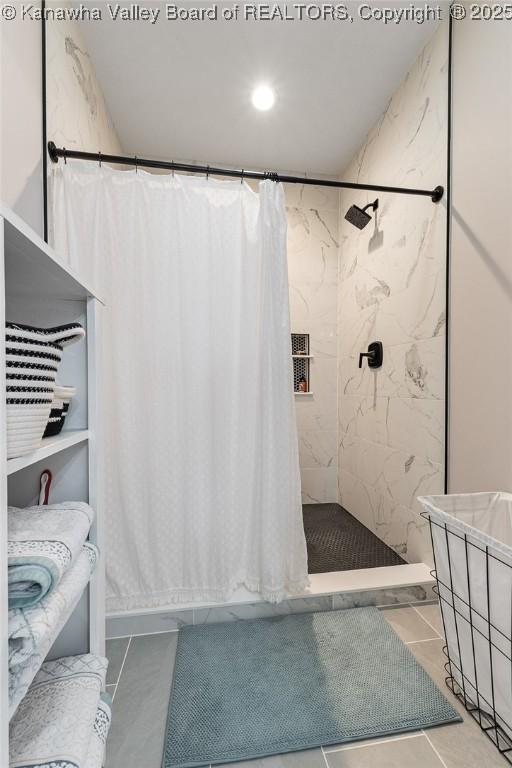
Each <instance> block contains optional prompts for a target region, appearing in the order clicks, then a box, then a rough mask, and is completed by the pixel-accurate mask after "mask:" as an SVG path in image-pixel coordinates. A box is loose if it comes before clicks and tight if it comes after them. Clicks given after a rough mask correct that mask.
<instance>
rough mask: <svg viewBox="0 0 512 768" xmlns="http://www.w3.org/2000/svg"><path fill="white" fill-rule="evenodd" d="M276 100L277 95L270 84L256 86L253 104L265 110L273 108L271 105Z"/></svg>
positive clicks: (253, 93)
mask: <svg viewBox="0 0 512 768" xmlns="http://www.w3.org/2000/svg"><path fill="white" fill-rule="evenodd" d="M275 100H276V97H275V95H274V91H273V90H272V88H269V86H268V85H258V87H257V88H255V89H254V91H253V92H252V103H253V106H254V107H256V109H260V110H261V111H263V112H264V111H266V110H267V109H271V107H273V106H274V101H275Z"/></svg>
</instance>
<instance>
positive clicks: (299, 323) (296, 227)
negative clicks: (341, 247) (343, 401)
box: [286, 185, 339, 504]
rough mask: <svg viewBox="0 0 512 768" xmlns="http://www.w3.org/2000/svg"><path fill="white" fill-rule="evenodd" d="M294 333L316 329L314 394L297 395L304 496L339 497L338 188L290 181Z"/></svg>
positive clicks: (306, 498)
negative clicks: (298, 183) (295, 183)
mask: <svg viewBox="0 0 512 768" xmlns="http://www.w3.org/2000/svg"><path fill="white" fill-rule="evenodd" d="M286 206H287V217H288V274H289V281H290V313H291V327H292V332H296V333H309V334H310V354H311V355H313V359H312V360H311V363H310V377H311V382H310V388H311V390H312V394H311V395H306V396H296V397H295V405H296V412H297V425H298V432H299V451H300V467H301V480H302V500H303V502H304V503H306V504H308V503H314V502H334V501H337V477H338V432H337V430H338V427H337V412H338V403H337V375H338V371H337V324H336V323H337V321H336V315H337V310H336V305H337V292H338V214H339V193H338V190H335V189H334V190H332V189H324V188H318V187H308V186H300V185H287V186H286Z"/></svg>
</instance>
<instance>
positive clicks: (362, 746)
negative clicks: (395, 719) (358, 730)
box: [321, 731, 423, 755]
mask: <svg viewBox="0 0 512 768" xmlns="http://www.w3.org/2000/svg"><path fill="white" fill-rule="evenodd" d="M422 733H423V731H415V732H414V733H407V734H404V735H397V734H394V735H393V734H391V735H390V736H388V737H386V738H381V739H378V740H375V739H372V738H370V739H365V740H364V743H362V744H358V743H357V742H351V743H347V744H343V745H342V746H340V747H337V748H336V747H334V748H333V749H329V748H328V747H327V748H324V747H321V749H322V751H323V752H324V754H325V755H331V754H334V753H336V752H348V751H350V750H352V749H365V748H366V747H375V746H378V745H379V744H388V743H389V742H391V741H406V740H407V739H418V738H420V737H421V734H422Z"/></svg>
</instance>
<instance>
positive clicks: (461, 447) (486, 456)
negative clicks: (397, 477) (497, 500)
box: [449, 20, 512, 492]
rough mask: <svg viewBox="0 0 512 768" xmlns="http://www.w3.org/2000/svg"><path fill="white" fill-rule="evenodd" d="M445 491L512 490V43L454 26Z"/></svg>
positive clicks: (487, 30) (503, 32) (472, 25)
mask: <svg viewBox="0 0 512 768" xmlns="http://www.w3.org/2000/svg"><path fill="white" fill-rule="evenodd" d="M452 115H453V118H452V119H453V145H452V151H453V155H452V189H453V201H452V202H453V217H452V253H451V301H450V309H451V321H450V328H451V332H450V401H449V404H450V439H449V451H450V465H449V488H450V491H451V492H458V491H486V490H498V489H499V490H508V491H512V344H511V341H512V213H511V193H512V40H511V29H510V24H507V23H505V22H502V21H495V22H492V21H485V22H482V21H481V22H477V21H471V20H468V21H465V22H457V23H456V24H454V38H453V112H452Z"/></svg>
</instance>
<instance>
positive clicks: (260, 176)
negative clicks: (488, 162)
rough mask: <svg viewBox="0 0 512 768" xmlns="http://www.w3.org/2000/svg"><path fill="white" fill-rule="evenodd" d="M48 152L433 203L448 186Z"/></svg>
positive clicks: (52, 147)
mask: <svg viewBox="0 0 512 768" xmlns="http://www.w3.org/2000/svg"><path fill="white" fill-rule="evenodd" d="M48 153H49V155H50V158H51V159H52V161H53V162H54V163H58V162H59V157H63V158H64V160H66V158H68V157H69V158H70V159H73V160H92V161H94V162H96V163H100V164H101V163H102V162H104V163H116V164H119V165H134V166H135V167H136V168H138V167H141V168H162V169H164V170H167V171H183V172H186V173H200V174H205V175H206V176H209V175H211V176H231V177H233V178H235V179H256V180H257V181H263V180H265V179H271V180H272V181H282V182H283V183H285V184H309V185H311V186H315V187H335V188H338V189H365V190H369V191H371V192H393V193H396V194H398V195H423V196H425V197H430V199H431V200H432V202H433V203H438V202H439V201H440V200H441V198H442V197H443V195H444V187H441V186H438V187H436V188H435V189H410V188H409V187H387V186H383V185H380V184H356V183H355V182H352V181H337V180H329V179H310V178H305V177H302V176H287V175H286V174H281V173H275V172H271V171H246V170H242V171H234V170H231V169H229V168H215V167H214V166H211V165H189V164H188V163H173V162H166V161H164V160H145V159H143V158H140V157H122V156H121V155H104V154H103V153H102V152H81V151H79V150H76V149H66V148H65V147H57V146H56V145H55V143H54V142H53V141H49V142H48Z"/></svg>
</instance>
